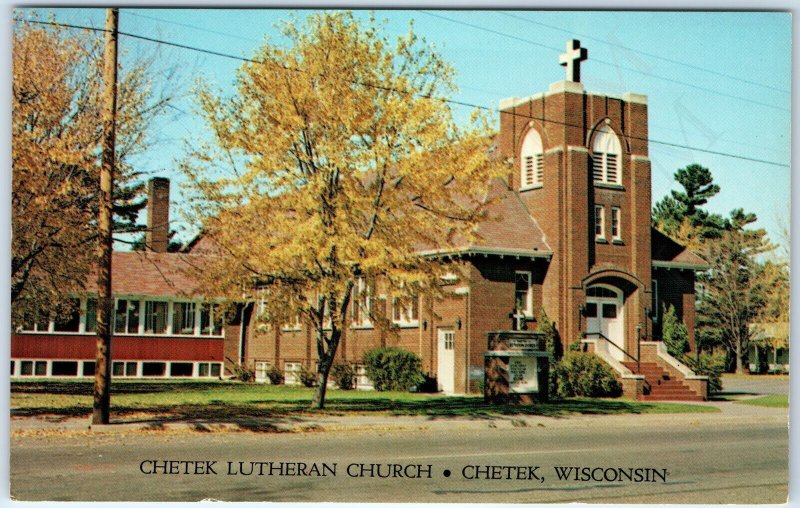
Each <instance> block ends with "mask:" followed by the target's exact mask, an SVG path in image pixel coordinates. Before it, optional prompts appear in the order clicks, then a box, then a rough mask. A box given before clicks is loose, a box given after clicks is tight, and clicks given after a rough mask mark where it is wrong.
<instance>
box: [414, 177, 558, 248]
mask: <svg viewBox="0 0 800 508" xmlns="http://www.w3.org/2000/svg"><path fill="white" fill-rule="evenodd" d="M484 202H485V203H488V204H487V207H486V218H485V219H484V220H483V221H481V222H480V223H479V224H478V225H477V226H476V230H475V237H476V238H475V239H474V240H473V241H468V240H467V239H465V238H459V239H456V240H455V241H454V242H453V246H452V247H450V248H446V249H430V248H425V247H420V248H419V249H418V250H419V251H420V254H422V255H437V254H499V255H509V256H524V257H541V258H550V257H551V256H552V255H553V250H552V249H551V248H550V245H548V243H547V239H546V238H545V236H544V233H543V232H542V230H541V228H540V227H539V224H538V223H537V222H536V220H535V219H534V218H533V217H532V216H531V214H530V213H529V212H528V209H527V208H526V207H525V204H524V203H523V202H522V200H521V199H520V197H519V194H517V193H516V192H514V191H513V190H511V189H509V188H508V186H507V185H506V184H505V183H504V182H503V181H502V180H501V179H499V178H496V179H493V180H492V181H491V182H490V183H489V187H488V189H487V191H486V197H485V198H484Z"/></svg>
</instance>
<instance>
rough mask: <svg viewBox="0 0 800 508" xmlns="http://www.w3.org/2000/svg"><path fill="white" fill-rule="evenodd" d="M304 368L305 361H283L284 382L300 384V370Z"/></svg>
mask: <svg viewBox="0 0 800 508" xmlns="http://www.w3.org/2000/svg"><path fill="white" fill-rule="evenodd" d="M302 369H303V362H283V383H284V384H287V385H299V384H301V383H300V371H301V370H302Z"/></svg>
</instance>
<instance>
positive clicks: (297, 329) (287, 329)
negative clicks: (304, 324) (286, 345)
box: [281, 328, 303, 332]
mask: <svg viewBox="0 0 800 508" xmlns="http://www.w3.org/2000/svg"><path fill="white" fill-rule="evenodd" d="M281 331H282V332H302V331H303V329H302V328H281Z"/></svg>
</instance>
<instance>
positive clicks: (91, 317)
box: [84, 298, 97, 333]
mask: <svg viewBox="0 0 800 508" xmlns="http://www.w3.org/2000/svg"><path fill="white" fill-rule="evenodd" d="M84 329H85V330H86V333H94V332H95V331H96V330H97V300H95V299H94V298H89V299H88V300H86V326H85V328H84Z"/></svg>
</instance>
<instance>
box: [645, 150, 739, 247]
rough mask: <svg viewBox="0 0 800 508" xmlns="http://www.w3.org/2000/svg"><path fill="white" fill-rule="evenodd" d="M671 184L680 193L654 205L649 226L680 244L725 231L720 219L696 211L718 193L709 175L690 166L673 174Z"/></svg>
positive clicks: (704, 212) (695, 241) (718, 235)
mask: <svg viewBox="0 0 800 508" xmlns="http://www.w3.org/2000/svg"><path fill="white" fill-rule="evenodd" d="M675 180H676V181H677V182H678V183H680V184H681V186H682V187H683V189H684V190H683V192H681V191H675V190H674V191H671V195H670V196H665V197H664V198H663V199H662V200H661V201H659V202H657V203H656V204H655V206H654V207H653V225H654V226H655V227H657V228H658V229H659V230H661V231H663V232H664V233H665V234H667V235H668V236H670V237H672V238H674V239H676V240H678V241H681V243H684V244H695V243H702V242H703V241H705V240H706V239H709V238H719V237H720V236H721V234H722V230H723V229H724V228H725V227H726V222H725V220H724V218H723V217H722V216H721V215H719V214H712V213H709V212H708V211H706V210H703V209H702V208H700V207H702V206H703V205H705V204H707V203H708V200H709V198H712V197H714V196H715V195H717V193H719V186H718V185H717V184H715V183H714V179H713V177H712V175H711V171H710V170H709V169H708V168H705V167H703V166H701V165H699V164H690V165H688V166H686V167H685V168H682V169H679V170H678V171H676V172H675Z"/></svg>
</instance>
